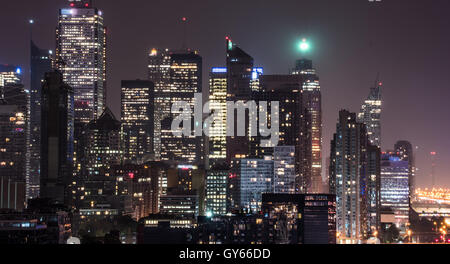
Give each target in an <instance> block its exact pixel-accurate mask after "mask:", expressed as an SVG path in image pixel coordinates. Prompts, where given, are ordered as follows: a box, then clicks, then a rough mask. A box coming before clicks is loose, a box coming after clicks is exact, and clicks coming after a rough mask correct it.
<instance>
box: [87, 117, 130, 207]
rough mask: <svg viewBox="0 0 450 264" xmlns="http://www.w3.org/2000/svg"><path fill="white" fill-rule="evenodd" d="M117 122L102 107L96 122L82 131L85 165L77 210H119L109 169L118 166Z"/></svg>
mask: <svg viewBox="0 0 450 264" xmlns="http://www.w3.org/2000/svg"><path fill="white" fill-rule="evenodd" d="M120 129H121V124H120V121H118V120H117V119H116V117H115V116H114V114H113V113H112V112H111V110H109V108H106V109H105V111H104V112H103V114H102V115H101V116H100V117H99V118H98V119H96V120H92V121H91V122H89V124H87V125H86V126H85V129H84V131H83V137H84V142H86V148H85V154H84V156H85V157H86V166H85V168H84V169H85V170H86V171H84V172H83V175H84V177H83V178H82V179H81V181H80V184H81V186H82V190H83V191H82V195H81V198H80V199H81V201H80V203H79V207H80V208H81V209H89V210H90V211H91V212H92V211H93V210H96V209H97V210H100V211H102V210H104V209H106V208H108V209H117V210H120V209H121V208H119V206H118V203H117V202H116V201H117V199H116V179H115V178H114V177H112V175H111V168H112V167H113V166H115V165H118V164H120V162H121V160H122V150H121V146H120Z"/></svg>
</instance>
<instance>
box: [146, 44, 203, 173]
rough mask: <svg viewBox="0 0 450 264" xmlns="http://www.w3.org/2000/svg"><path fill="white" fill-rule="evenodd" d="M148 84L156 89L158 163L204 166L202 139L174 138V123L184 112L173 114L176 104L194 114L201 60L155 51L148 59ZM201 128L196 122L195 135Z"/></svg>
mask: <svg viewBox="0 0 450 264" xmlns="http://www.w3.org/2000/svg"><path fill="white" fill-rule="evenodd" d="M148 70H149V80H150V81H152V82H153V83H154V85H155V100H154V102H155V110H154V112H155V121H154V122H155V128H154V129H155V133H154V134H155V139H154V149H155V157H156V159H161V160H164V161H169V160H176V161H180V162H182V163H188V164H200V163H203V162H204V157H203V152H204V151H203V147H204V146H203V144H204V141H203V137H197V136H195V134H194V133H192V134H191V136H186V135H183V136H175V135H174V132H175V131H172V127H171V126H172V121H173V120H174V119H175V117H177V116H178V115H180V114H181V111H173V112H172V111H171V108H172V106H173V104H174V103H175V102H187V103H188V105H189V106H191V110H192V112H193V111H194V105H195V102H196V97H195V94H201V93H202V57H201V56H200V55H198V53H197V52H192V51H190V50H185V51H169V50H167V49H166V50H157V49H153V50H152V51H151V52H150V55H149V66H148ZM199 126H202V124H200V123H197V122H193V123H192V125H191V128H192V131H193V130H194V129H195V128H196V127H199Z"/></svg>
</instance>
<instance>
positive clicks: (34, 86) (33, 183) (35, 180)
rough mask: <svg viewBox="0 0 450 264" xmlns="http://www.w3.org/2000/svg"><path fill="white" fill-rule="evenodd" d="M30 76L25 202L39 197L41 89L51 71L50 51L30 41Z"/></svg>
mask: <svg viewBox="0 0 450 264" xmlns="http://www.w3.org/2000/svg"><path fill="white" fill-rule="evenodd" d="M30 47H31V51H30V54H31V62H30V66H31V76H30V86H31V89H30V145H29V146H30V149H29V153H30V176H29V181H28V182H27V200H28V199H34V198H37V197H38V196H39V185H40V182H39V181H40V180H39V177H40V159H41V119H42V118H41V95H42V92H41V89H42V82H43V81H44V76H45V73H46V72H50V71H51V70H52V59H51V57H50V55H51V51H49V50H43V49H40V48H39V47H38V46H36V44H35V43H34V42H33V41H31V43H30Z"/></svg>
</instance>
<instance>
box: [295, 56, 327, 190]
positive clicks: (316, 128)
mask: <svg viewBox="0 0 450 264" xmlns="http://www.w3.org/2000/svg"><path fill="white" fill-rule="evenodd" d="M293 74H298V75H301V76H303V78H304V80H303V87H302V88H303V106H304V107H305V108H306V109H307V115H308V118H309V122H308V123H307V124H308V131H310V133H311V149H310V152H311V154H310V155H311V167H310V169H311V172H310V173H308V174H309V175H308V176H309V177H310V178H311V179H310V180H309V182H310V183H311V185H310V188H308V190H307V192H308V193H321V191H322V188H323V180H322V141H323V139H322V129H323V126H322V92H321V87H320V80H319V77H318V76H317V73H316V70H315V69H314V68H313V64H312V61H311V60H307V59H302V60H298V61H297V63H296V67H295V69H294V71H293Z"/></svg>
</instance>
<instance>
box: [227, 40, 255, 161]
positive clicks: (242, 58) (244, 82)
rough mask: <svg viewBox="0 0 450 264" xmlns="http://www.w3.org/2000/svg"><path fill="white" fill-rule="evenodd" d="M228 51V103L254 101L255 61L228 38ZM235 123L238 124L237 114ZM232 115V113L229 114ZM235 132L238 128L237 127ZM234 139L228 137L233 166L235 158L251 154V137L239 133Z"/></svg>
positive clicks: (228, 152) (246, 126)
mask: <svg viewBox="0 0 450 264" xmlns="http://www.w3.org/2000/svg"><path fill="white" fill-rule="evenodd" d="M226 50H227V94H228V96H227V97H228V98H227V101H231V102H237V101H243V102H248V101H249V100H252V85H251V82H252V73H253V66H254V60H253V58H252V57H251V56H250V55H248V54H247V53H246V52H245V51H244V50H242V49H241V48H239V47H238V46H237V45H235V44H234V43H233V42H232V40H231V39H230V38H229V37H227V38H226ZM233 114H234V115H235V118H234V120H235V123H236V122H237V118H236V113H233ZM227 115H231V113H227ZM234 127H235V130H236V129H237V126H236V125H235V126H234ZM245 131H246V132H247V131H249V122H248V118H246V121H245ZM232 132H234V133H233V135H234V136H232V137H227V146H226V149H227V162H228V163H229V164H231V160H232V159H234V158H247V157H249V154H250V141H249V136H244V137H239V136H238V134H237V131H232Z"/></svg>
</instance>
